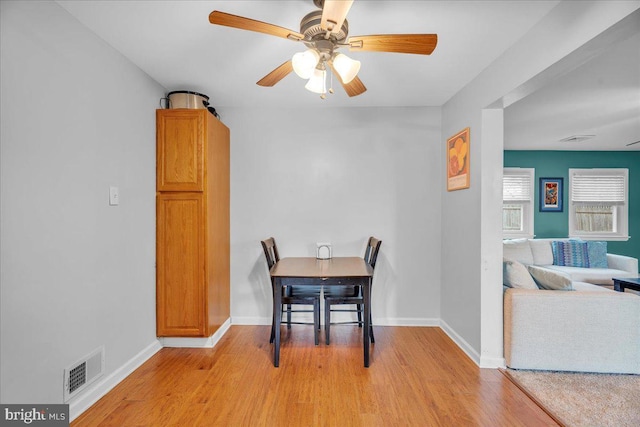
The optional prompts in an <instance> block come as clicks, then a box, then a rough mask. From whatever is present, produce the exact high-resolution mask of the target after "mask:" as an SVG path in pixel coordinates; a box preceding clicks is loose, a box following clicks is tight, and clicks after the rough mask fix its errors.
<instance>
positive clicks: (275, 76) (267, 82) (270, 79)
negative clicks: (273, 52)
mask: <svg viewBox="0 0 640 427" xmlns="http://www.w3.org/2000/svg"><path fill="white" fill-rule="evenodd" d="M292 71H293V65H291V60H289V61H287V62H285V63H284V64H282V65H280V66H279V67H278V68H276V69H275V70H273V71H272V72H270V73H269V74H267V75H266V76H264V77H263V78H262V79H260V81H259V82H258V83H256V84H257V85H260V86H268V87H270V86H273V85H275V84H276V83H278V82H279V81H280V80H282V79H284V78H285V77H286V76H287V75H288V74H289V73H290V72H292Z"/></svg>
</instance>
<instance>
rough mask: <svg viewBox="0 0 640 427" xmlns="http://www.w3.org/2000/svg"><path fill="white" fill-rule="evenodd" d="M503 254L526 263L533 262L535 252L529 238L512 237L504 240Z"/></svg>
mask: <svg viewBox="0 0 640 427" xmlns="http://www.w3.org/2000/svg"><path fill="white" fill-rule="evenodd" d="M502 251H503V252H502V256H503V257H505V258H507V259H510V260H514V261H518V262H521V263H523V264H526V265H530V264H533V253H532V252H531V247H530V246H529V240H528V239H512V240H505V241H503V242H502Z"/></svg>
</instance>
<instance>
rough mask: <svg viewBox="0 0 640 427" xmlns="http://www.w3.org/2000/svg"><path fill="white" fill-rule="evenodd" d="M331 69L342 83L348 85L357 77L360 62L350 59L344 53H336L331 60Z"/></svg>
mask: <svg viewBox="0 0 640 427" xmlns="http://www.w3.org/2000/svg"><path fill="white" fill-rule="evenodd" d="M333 68H334V69H335V70H336V72H337V73H338V75H339V76H340V78H341V79H342V83H349V82H350V81H351V80H353V79H354V78H355V77H356V76H357V75H358V71H360V61H356V60H355V59H351V58H349V57H348V56H347V55H345V54H344V53H338V54H336V55H335V56H334V58H333Z"/></svg>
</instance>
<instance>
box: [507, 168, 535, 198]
mask: <svg viewBox="0 0 640 427" xmlns="http://www.w3.org/2000/svg"><path fill="white" fill-rule="evenodd" d="M530 189H531V175H530V174H524V173H514V174H508V175H507V174H504V175H503V177H502V200H503V201H504V202H528V201H530V200H531V190H530Z"/></svg>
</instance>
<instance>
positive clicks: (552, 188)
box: [538, 178, 563, 212]
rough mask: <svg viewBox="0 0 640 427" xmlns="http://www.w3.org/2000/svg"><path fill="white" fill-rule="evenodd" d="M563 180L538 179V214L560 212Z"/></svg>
mask: <svg viewBox="0 0 640 427" xmlns="http://www.w3.org/2000/svg"><path fill="white" fill-rule="evenodd" d="M562 181H563V178H540V194H539V195H538V196H539V197H540V212H562V190H563V188H562Z"/></svg>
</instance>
